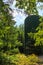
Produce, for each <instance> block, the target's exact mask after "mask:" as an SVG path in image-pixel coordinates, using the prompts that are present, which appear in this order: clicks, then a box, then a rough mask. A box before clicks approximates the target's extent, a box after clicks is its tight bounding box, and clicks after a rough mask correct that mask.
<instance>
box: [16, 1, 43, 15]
mask: <svg viewBox="0 0 43 65" xmlns="http://www.w3.org/2000/svg"><path fill="white" fill-rule="evenodd" d="M38 2H43V1H42V0H37V1H36V0H16V6H17V7H18V8H21V9H24V11H25V12H27V13H28V14H38V11H37V7H36V5H37V4H38Z"/></svg>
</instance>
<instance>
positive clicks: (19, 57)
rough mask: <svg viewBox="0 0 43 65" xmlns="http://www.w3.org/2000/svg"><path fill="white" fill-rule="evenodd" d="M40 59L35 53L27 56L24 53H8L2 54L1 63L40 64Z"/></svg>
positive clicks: (16, 64) (17, 64)
mask: <svg viewBox="0 0 43 65" xmlns="http://www.w3.org/2000/svg"><path fill="white" fill-rule="evenodd" d="M39 61H40V60H39V59H38V57H37V56H36V55H34V54H32V55H28V56H25V55H24V54H20V53H19V54H15V55H7V54H5V53H3V54H0V64H1V65H39V64H38V63H37V62H39Z"/></svg>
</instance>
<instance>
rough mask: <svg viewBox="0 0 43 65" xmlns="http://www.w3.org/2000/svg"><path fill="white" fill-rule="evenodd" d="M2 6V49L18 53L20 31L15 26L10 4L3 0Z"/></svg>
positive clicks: (0, 14)
mask: <svg viewBox="0 0 43 65" xmlns="http://www.w3.org/2000/svg"><path fill="white" fill-rule="evenodd" d="M0 6H1V7H0V51H3V52H5V53H7V52H9V51H10V52H11V53H16V52H18V51H19V50H18V47H19V46H20V45H21V44H20V42H19V41H18V39H17V37H18V33H17V29H16V27H15V26H14V25H15V21H14V20H13V17H12V15H11V14H10V13H9V12H10V8H9V5H8V4H5V3H4V2H3V0H1V1H0Z"/></svg>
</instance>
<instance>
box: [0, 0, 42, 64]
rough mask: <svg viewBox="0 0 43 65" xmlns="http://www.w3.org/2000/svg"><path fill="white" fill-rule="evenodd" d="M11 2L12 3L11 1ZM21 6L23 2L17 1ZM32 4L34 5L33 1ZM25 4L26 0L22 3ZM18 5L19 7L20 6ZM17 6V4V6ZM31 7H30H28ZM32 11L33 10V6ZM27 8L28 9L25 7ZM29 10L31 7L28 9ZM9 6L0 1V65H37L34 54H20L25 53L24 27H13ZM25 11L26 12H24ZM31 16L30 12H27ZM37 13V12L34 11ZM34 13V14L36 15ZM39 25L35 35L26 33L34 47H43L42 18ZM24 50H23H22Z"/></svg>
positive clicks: (37, 60)
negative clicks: (32, 41) (33, 41)
mask: <svg viewBox="0 0 43 65" xmlns="http://www.w3.org/2000/svg"><path fill="white" fill-rule="evenodd" d="M11 2H12V1H11ZM18 2H20V3H21V4H22V5H24V4H23V2H24V0H23V1H19V0H18ZM33 2H34V3H33V4H35V3H36V1H35V0H33ZM24 3H27V0H26V1H25V2H24ZM21 4H20V6H21ZM18 5H19V4H18ZM30 6H31V5H30ZM32 7H33V10H34V6H32ZM27 8H28V7H27ZM30 9H31V7H30ZM35 9H36V8H35ZM10 11H12V9H11V8H10V6H9V4H6V3H4V2H3V0H0V65H37V64H38V62H39V61H40V60H39V59H38V57H37V56H36V55H34V54H32V55H27V56H26V55H25V54H20V52H21V53H23V52H24V51H25V47H24V45H25V38H24V25H20V26H19V27H16V26H15V23H16V22H15V21H14V20H13V16H12V15H11V13H10ZM26 11H27V10H26ZM27 12H28V11H27ZM29 12H30V13H31V14H32V12H31V11H30V10H29ZM36 12H37V10H36ZM36 12H35V13H36ZM40 21H41V22H40V24H39V25H38V26H37V28H36V31H37V32H36V33H35V34H33V33H32V32H31V33H28V36H30V41H31V39H32V40H35V43H34V45H35V46H39V45H40V46H41V48H42V46H43V18H42V17H41V18H40ZM23 49H24V50H23ZM42 49H43V48H42Z"/></svg>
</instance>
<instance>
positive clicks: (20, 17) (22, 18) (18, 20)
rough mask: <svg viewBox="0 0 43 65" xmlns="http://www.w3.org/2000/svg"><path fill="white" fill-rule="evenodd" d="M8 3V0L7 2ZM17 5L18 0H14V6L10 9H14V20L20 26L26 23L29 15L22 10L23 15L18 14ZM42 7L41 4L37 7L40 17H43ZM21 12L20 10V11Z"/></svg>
mask: <svg viewBox="0 0 43 65" xmlns="http://www.w3.org/2000/svg"><path fill="white" fill-rule="evenodd" d="M5 1H7V0H5ZM15 4H16V0H14V2H13V5H12V4H11V5H10V7H11V8H12V9H13V12H12V15H13V17H14V20H15V21H16V25H17V26H19V25H20V24H24V21H25V18H26V17H27V15H25V14H24V11H23V10H22V13H21V12H17V9H18V8H17V7H15ZM40 5H43V3H39V4H38V5H37V7H38V9H37V10H38V12H39V15H41V16H42V15H43V9H39V7H40ZM18 10H20V9H18Z"/></svg>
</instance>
